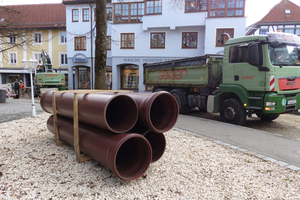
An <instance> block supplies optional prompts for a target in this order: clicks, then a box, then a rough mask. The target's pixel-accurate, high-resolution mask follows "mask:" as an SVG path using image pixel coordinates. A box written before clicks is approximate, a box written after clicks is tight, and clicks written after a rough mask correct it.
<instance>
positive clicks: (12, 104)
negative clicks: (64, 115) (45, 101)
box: [0, 94, 44, 123]
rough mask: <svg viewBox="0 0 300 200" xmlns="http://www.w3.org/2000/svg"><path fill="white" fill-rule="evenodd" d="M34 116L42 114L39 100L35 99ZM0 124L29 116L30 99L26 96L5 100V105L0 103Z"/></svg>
mask: <svg viewBox="0 0 300 200" xmlns="http://www.w3.org/2000/svg"><path fill="white" fill-rule="evenodd" d="M34 106H35V109H36V114H40V113H43V112H44V111H43V109H42V108H41V106H40V100H38V99H37V98H35V100H34ZM0 113H1V114H0V123H4V122H8V121H12V120H16V119H21V118H24V117H30V116H31V99H30V98H29V97H28V95H27V94H25V95H24V97H20V98H19V99H13V98H7V99H6V103H0Z"/></svg>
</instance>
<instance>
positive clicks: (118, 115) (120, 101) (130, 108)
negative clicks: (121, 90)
mask: <svg viewBox="0 0 300 200" xmlns="http://www.w3.org/2000/svg"><path fill="white" fill-rule="evenodd" d="M137 113H138V108H137V105H136V103H135V102H134V101H133V100H132V99H131V98H129V97H128V96H118V97H116V98H114V99H113V100H112V101H111V102H110V103H109V104H108V106H107V109H106V122H107V124H108V126H109V127H110V128H111V129H113V130H114V131H115V132H126V131H128V130H130V129H131V128H132V127H133V126H134V125H135V123H136V122H137ZM124 130H125V131H124Z"/></svg>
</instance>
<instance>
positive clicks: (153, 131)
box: [40, 91, 178, 180]
mask: <svg viewBox="0 0 300 200" xmlns="http://www.w3.org/2000/svg"><path fill="white" fill-rule="evenodd" d="M74 92H76V91H74ZM74 92H73V91H72V92H65V93H59V92H54V91H47V92H46V93H45V94H44V95H43V96H42V98H41V101H40V104H41V107H42V108H43V110H44V111H45V112H48V113H51V114H54V108H53V102H52V101H53V97H52V95H53V93H54V95H55V104H56V114H57V130H58V136H59V139H60V140H62V141H64V142H67V143H68V144H70V145H72V146H73V145H74V126H73V121H74V120H73V116H74V114H73V99H74V95H75V93H74ZM177 117H178V105H177V102H176V100H175V99H174V97H173V96H172V95H171V94H170V93H168V92H155V93H132V92H126V93H116V92H99V93H86V94H80V93H78V121H79V125H78V130H79V147H80V150H81V151H82V152H84V153H85V154H86V155H88V156H89V157H91V158H93V159H95V160H97V161H98V162H100V163H102V164H104V165H106V166H107V167H109V168H110V170H111V171H112V172H113V173H114V174H115V175H116V176H117V177H119V178H120V179H122V180H132V179H135V178H137V177H139V176H140V175H142V174H143V173H144V172H145V171H146V170H147V168H148V167H149V164H150V162H155V161H157V160H158V159H159V158H160V157H161V156H162V154H163V153H164V150H165V146H166V140H165V136H164V134H163V133H164V132H166V131H168V130H170V129H171V128H172V127H173V126H174V124H175V122H176V120H177ZM47 128H48V129H49V131H50V132H52V133H53V134H55V125H54V117H53V115H52V116H51V117H50V118H49V119H48V121H47Z"/></svg>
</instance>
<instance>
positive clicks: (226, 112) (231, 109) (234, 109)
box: [220, 98, 246, 125]
mask: <svg viewBox="0 0 300 200" xmlns="http://www.w3.org/2000/svg"><path fill="white" fill-rule="evenodd" d="M220 116H221V119H222V121H223V122H227V123H231V124H236V125H244V124H245V122H246V110H245V109H244V108H243V106H242V104H241V102H240V100H238V99H233V98H230V99H226V100H225V101H224V102H223V104H222V106H221V110H220Z"/></svg>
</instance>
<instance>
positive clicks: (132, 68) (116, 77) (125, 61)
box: [112, 57, 178, 92]
mask: <svg viewBox="0 0 300 200" xmlns="http://www.w3.org/2000/svg"><path fill="white" fill-rule="evenodd" d="M174 59H178V58H172V57H159V58H153V57H144V58H143V57H123V58H120V57H115V58H112V75H113V76H112V89H113V90H132V91H135V92H151V91H152V88H151V87H147V86H145V85H144V77H143V74H144V68H143V64H144V63H154V62H164V61H168V60H174Z"/></svg>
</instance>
